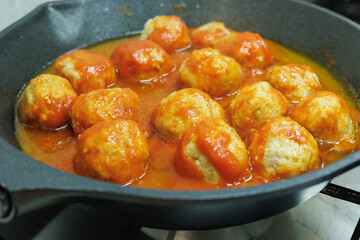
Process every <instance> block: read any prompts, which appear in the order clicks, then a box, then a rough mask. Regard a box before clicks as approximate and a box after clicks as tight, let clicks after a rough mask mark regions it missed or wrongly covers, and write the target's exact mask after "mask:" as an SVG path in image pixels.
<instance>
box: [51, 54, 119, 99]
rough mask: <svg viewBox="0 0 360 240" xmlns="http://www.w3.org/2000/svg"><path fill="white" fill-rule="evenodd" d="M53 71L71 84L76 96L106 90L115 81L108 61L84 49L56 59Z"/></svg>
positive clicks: (111, 66)
mask: <svg viewBox="0 0 360 240" xmlns="http://www.w3.org/2000/svg"><path fill="white" fill-rule="evenodd" d="M55 70H56V74H58V75H60V76H62V77H64V78H66V79H68V80H69V81H70V82H71V85H72V86H73V88H74V89H75V91H76V92H77V93H78V94H80V93H87V92H91V91H93V90H97V89H103V88H107V87H109V86H111V85H113V84H114V83H115V82H116V80H117V79H116V73H115V68H114V66H113V64H112V63H111V61H110V59H108V58H107V57H106V56H103V55H101V54H98V53H93V52H90V51H87V50H84V49H80V50H75V51H73V52H70V53H67V54H64V55H62V56H61V57H59V58H58V59H56V61H55Z"/></svg>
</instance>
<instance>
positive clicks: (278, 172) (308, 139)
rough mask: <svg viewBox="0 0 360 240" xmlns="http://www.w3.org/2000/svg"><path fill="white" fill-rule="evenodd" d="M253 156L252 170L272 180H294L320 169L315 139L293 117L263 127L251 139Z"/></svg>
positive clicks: (251, 160) (271, 122) (279, 119)
mask: <svg viewBox="0 0 360 240" xmlns="http://www.w3.org/2000/svg"><path fill="white" fill-rule="evenodd" d="M249 156H250V162H251V165H252V167H253V168H254V169H255V170H257V171H258V172H259V173H261V174H263V175H264V176H265V177H267V178H269V179H271V180H276V179H284V178H289V177H294V176H297V175H300V174H303V173H306V172H308V171H311V170H315V169H317V168H318V167H319V166H320V160H319V150H318V146H317V143H316V141H315V139H314V137H313V136H312V135H311V134H310V133H309V132H308V131H307V130H306V129H305V128H304V127H302V126H301V125H300V124H298V123H297V122H295V121H294V120H292V119H291V118H289V117H279V118H275V119H272V120H269V121H268V122H266V123H265V124H263V125H262V126H260V128H258V129H257V131H255V132H254V133H253V135H252V137H251V141H250V146H249Z"/></svg>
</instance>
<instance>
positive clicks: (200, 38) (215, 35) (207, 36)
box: [190, 22, 231, 48]
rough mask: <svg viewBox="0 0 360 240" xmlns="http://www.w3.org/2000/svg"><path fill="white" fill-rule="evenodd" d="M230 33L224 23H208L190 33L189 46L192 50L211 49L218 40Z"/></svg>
mask: <svg viewBox="0 0 360 240" xmlns="http://www.w3.org/2000/svg"><path fill="white" fill-rule="evenodd" d="M230 33H231V32H230V31H229V30H228V29H227V28H226V27H225V24H224V23H222V22H210V23H207V24H205V25H202V26H200V27H198V28H196V29H194V30H193V31H192V32H191V34H190V37H191V46H192V47H194V48H204V47H213V46H214V45H215V42H216V41H217V40H218V39H220V38H222V37H224V36H226V35H229V34H230Z"/></svg>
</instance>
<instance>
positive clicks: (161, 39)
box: [140, 15, 190, 52]
mask: <svg viewBox="0 0 360 240" xmlns="http://www.w3.org/2000/svg"><path fill="white" fill-rule="evenodd" d="M140 39H142V40H145V39H149V40H152V41H154V42H156V43H157V44H159V45H160V46H162V47H163V48H164V49H165V50H166V51H167V52H174V51H176V50H180V49H183V48H186V47H188V46H189V45H190V36H189V30H188V28H187V26H186V25H185V23H184V22H183V20H181V18H179V17H178V16H174V15H173V16H164V15H162V16H156V17H154V18H152V19H149V20H148V21H147V22H146V23H145V25H144V29H143V31H142V33H141V36H140Z"/></svg>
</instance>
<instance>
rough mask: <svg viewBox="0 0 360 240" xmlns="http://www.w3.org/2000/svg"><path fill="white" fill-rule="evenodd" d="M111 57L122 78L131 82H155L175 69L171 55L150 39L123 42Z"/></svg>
mask: <svg viewBox="0 0 360 240" xmlns="http://www.w3.org/2000/svg"><path fill="white" fill-rule="evenodd" d="M111 59H112V61H113V63H114V65H115V67H116V68H117V70H118V75H119V77H120V79H121V80H123V81H127V82H130V83H138V82H142V83H148V82H154V81H156V80H158V79H159V78H161V77H162V76H164V75H165V74H168V73H169V72H171V71H172V70H173V69H174V65H173V62H172V60H171V58H170V56H169V55H168V54H167V53H166V52H165V50H164V49H163V48H162V47H160V46H159V45H158V44H156V43H154V42H152V41H150V40H137V41H129V42H125V43H122V44H120V45H119V46H118V47H117V48H116V49H115V50H114V52H113V54H112V56H111Z"/></svg>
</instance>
